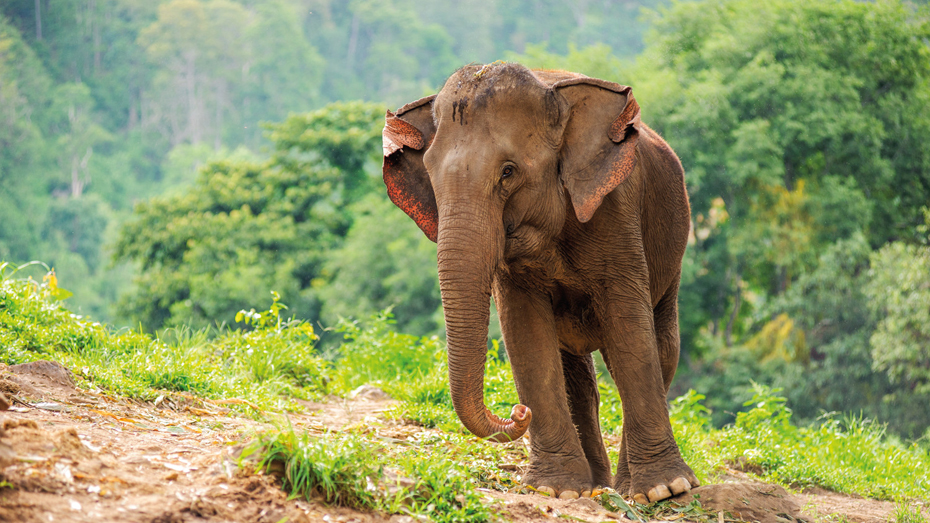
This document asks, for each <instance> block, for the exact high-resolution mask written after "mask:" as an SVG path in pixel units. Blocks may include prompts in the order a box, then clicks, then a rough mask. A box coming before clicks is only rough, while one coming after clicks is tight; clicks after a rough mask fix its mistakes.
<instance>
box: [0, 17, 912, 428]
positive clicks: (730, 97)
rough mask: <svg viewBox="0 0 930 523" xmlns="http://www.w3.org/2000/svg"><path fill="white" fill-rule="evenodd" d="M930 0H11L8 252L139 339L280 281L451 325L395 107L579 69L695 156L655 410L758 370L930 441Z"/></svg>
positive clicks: (5, 137)
mask: <svg viewBox="0 0 930 523" xmlns="http://www.w3.org/2000/svg"><path fill="white" fill-rule="evenodd" d="M922 4H923V3H916V4H915V3H902V2H898V1H878V2H853V1H851V0H846V1H833V0H811V1H804V2H801V1H788V0H772V1H770V2H766V3H765V4H764V5H763V4H759V3H758V2H755V1H746V0H725V1H720V2H712V1H693V2H675V3H672V4H667V3H665V2H662V1H659V0H626V1H623V0H514V1H510V2H504V1H499V0H471V1H469V2H444V1H439V0H418V1H413V0H352V1H338V0H267V1H261V0H252V1H247V0H242V1H233V0H170V1H162V0H148V1H141V0H0V260H6V261H11V262H17V263H18V262H25V261H29V260H43V261H45V262H46V263H48V264H49V265H50V266H53V267H54V268H55V269H56V270H57V275H58V279H59V281H60V283H61V285H62V286H63V287H66V288H68V289H69V290H71V291H73V293H74V295H73V296H72V297H70V298H68V300H67V302H66V303H67V305H68V307H69V308H70V309H72V310H74V311H76V312H78V313H79V314H83V315H89V316H91V317H93V318H94V319H97V320H102V321H106V322H109V323H111V324H114V325H131V326H140V325H141V326H142V327H143V328H145V329H147V330H149V331H158V330H160V329H164V328H166V327H173V326H179V325H184V326H190V327H193V328H212V329H217V330H221V329H222V328H223V325H225V324H226V323H231V322H232V321H233V317H234V316H235V314H236V311H239V310H240V309H249V308H251V307H264V306H265V305H266V304H267V303H266V302H267V301H268V300H269V299H270V294H269V292H270V291H272V290H274V291H277V292H278V293H280V296H281V300H282V302H283V303H286V304H287V305H288V307H289V310H288V312H289V313H291V314H294V315H296V316H297V317H299V318H302V319H306V320H309V321H311V322H313V324H321V325H323V326H330V325H333V324H334V323H335V322H336V321H337V319H338V318H340V317H355V318H366V317H368V316H370V315H372V314H375V313H377V312H378V311H381V310H384V309H385V308H388V307H393V314H394V315H395V317H396V327H397V329H399V330H401V331H403V332H408V333H411V334H417V335H432V334H439V335H441V334H442V329H443V325H442V313H441V303H440V299H439V290H438V283H437V279H436V269H435V245H434V244H432V243H430V242H429V241H428V240H427V239H426V238H425V237H424V236H423V235H422V233H420V232H419V230H418V229H417V228H416V226H415V225H414V224H413V222H411V221H410V220H409V219H408V218H407V217H406V216H405V215H403V213H402V212H400V211H399V210H397V209H395V208H393V207H392V205H391V204H390V202H389V201H388V200H387V198H386V195H385V194H384V189H383V184H382V183H381V181H380V158H381V149H380V129H381V126H382V123H383V115H384V111H385V109H387V108H392V109H393V108H396V107H398V106H400V105H402V104H403V103H406V102H408V101H412V100H414V99H416V98H419V97H421V96H424V95H427V94H431V93H434V92H436V91H437V90H438V89H439V88H440V87H441V85H442V82H443V81H444V80H445V78H446V77H447V76H448V75H449V74H450V73H452V72H453V71H454V70H455V69H456V68H457V67H460V66H461V65H464V64H466V63H470V62H479V63H484V62H491V61H494V60H498V59H504V60H513V61H519V62H521V63H524V64H526V65H528V66H531V67H546V68H561V69H569V70H574V71H578V72H582V73H585V74H588V75H590V76H596V77H600V78H604V79H607V80H611V81H615V82H618V83H621V84H626V85H631V86H633V89H634V92H635V93H636V97H637V100H638V101H639V102H640V105H641V107H642V113H643V119H644V121H646V122H647V123H648V124H649V125H650V126H652V127H653V128H655V129H656V130H658V131H659V132H660V133H661V134H662V135H663V136H664V137H665V138H666V139H667V140H668V142H669V143H670V144H671V145H672V147H673V148H674V149H675V150H676V152H677V153H678V154H679V156H680V157H681V159H682V162H683V164H684V166H685V170H686V173H687V183H688V189H689V193H690V195H691V202H692V215H693V216H692V217H693V226H694V230H693V235H692V238H691V241H690V245H689V249H688V251H687V254H686V258H685V261H684V269H683V276H682V285H681V292H680V311H681V338H682V353H683V357H682V362H681V365H680V367H679V373H678V376H677V378H676V380H675V382H674V384H673V391H672V392H671V396H670V397H675V396H678V395H680V394H682V393H683V392H684V391H685V390H687V389H688V388H694V389H696V390H698V391H700V392H701V393H703V394H705V395H706V396H707V397H708V400H707V405H708V406H709V407H711V408H712V410H713V415H714V421H715V422H716V423H717V424H722V423H726V422H728V421H731V420H732V419H733V416H734V413H736V412H737V411H739V410H741V409H744V408H745V407H744V406H743V405H742V400H743V399H745V398H747V397H751V396H752V392H751V390H752V382H753V381H755V382H757V383H763V384H767V385H771V386H775V387H782V388H783V389H784V392H783V394H784V395H785V396H786V397H787V398H788V404H789V405H790V407H791V408H792V409H793V410H794V413H795V419H800V420H813V419H815V418H817V417H818V416H820V415H822V414H823V413H825V412H834V411H839V412H848V413H852V414H853V415H861V416H865V417H868V418H871V419H876V420H878V421H880V422H882V423H886V424H887V425H888V427H889V429H890V430H891V431H892V432H894V433H896V434H900V435H902V436H905V437H908V438H917V437H921V436H923V437H930V432H928V425H930V209H928V203H930V147H927V146H926V144H927V143H930V47H928V45H930V16H928V14H930V13H928V10H927V8H926V7H925V6H924V5H922ZM266 122H271V123H266ZM493 334H497V335H499V331H496V330H494V329H493V328H492V335H493ZM324 344H325V338H324Z"/></svg>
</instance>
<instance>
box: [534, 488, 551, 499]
mask: <svg viewBox="0 0 930 523" xmlns="http://www.w3.org/2000/svg"><path fill="white" fill-rule="evenodd" d="M536 492H538V493H539V494H543V495H545V496H550V497H555V490H554V489H553V488H552V487H539V488H538V489H536Z"/></svg>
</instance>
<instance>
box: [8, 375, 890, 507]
mask: <svg viewBox="0 0 930 523" xmlns="http://www.w3.org/2000/svg"><path fill="white" fill-rule="evenodd" d="M0 392H4V393H6V395H7V397H15V398H16V399H17V400H20V401H14V404H13V406H12V409H11V410H10V411H8V412H6V413H3V414H0V416H2V418H0V420H2V421H0V423H2V427H3V430H2V431H0V432H2V433H0V485H6V486H5V487H0V521H2V522H7V521H9V522H39V521H41V522H55V521H88V522H89V521H93V522H107V521H112V522H140V523H181V522H193V521H215V522H219V521H230V522H268V523H278V522H281V521H283V520H285V518H286V521H288V522H291V523H293V522H300V521H314V522H316V521H324V522H328V523H333V522H345V523H348V522H381V521H390V522H392V523H408V522H411V523H412V522H413V521H415V520H414V519H413V518H411V517H409V516H397V515H395V516H384V515H379V514H370V513H361V512H357V511H353V510H349V509H341V508H334V507H327V506H324V505H321V504H318V503H308V502H304V501H299V500H287V497H286V496H285V494H284V493H283V492H282V491H281V490H279V489H278V488H277V487H276V485H275V482H274V480H273V478H270V477H267V476H261V475H245V474H244V473H243V472H242V471H239V470H238V469H237V467H236V462H235V460H234V459H233V458H232V456H233V455H234V454H235V453H236V451H237V449H238V448H240V445H241V443H242V442H243V441H246V440H248V438H249V434H250V433H253V432H254V431H255V430H257V429H261V428H263V426H262V424H261V423H260V422H256V421H254V420H251V419H248V418H245V417H240V416H237V415H235V414H234V413H232V412H230V411H229V410H228V409H226V408H224V407H223V406H222V405H216V404H209V403H208V404H203V403H202V402H194V401H189V400H186V399H185V398H184V397H183V396H178V397H171V398H168V399H164V400H162V401H159V402H157V403H158V404H157V405H153V404H142V403H138V402H134V401H130V400H126V399H122V398H113V397H108V396H106V395H103V394H95V393H91V392H86V391H79V390H77V389H75V388H74V385H73V383H72V382H71V378H70V376H69V374H68V373H67V371H65V370H64V369H63V368H61V367H60V366H58V365H57V364H50V363H43V362H38V363H35V364H26V365H16V366H12V367H7V366H3V365H0ZM24 403H25V404H24ZM390 405H391V401H390V399H387V398H383V397H377V394H369V395H366V394H362V395H360V396H359V397H357V398H356V399H354V400H351V401H346V400H339V401H336V400H334V401H332V402H329V403H319V404H317V403H307V404H305V407H306V411H305V412H304V413H300V414H295V415H293V416H291V420H292V422H293V423H294V425H295V426H297V427H299V428H300V429H302V430H306V431H311V432H319V433H322V432H323V431H324V430H327V429H329V430H339V429H341V428H343V427H346V426H347V425H351V424H355V423H359V422H365V420H366V418H369V417H376V418H377V417H378V416H379V413H380V412H381V411H383V410H385V409H386V408H388V407H389V406H390ZM378 426H379V427H380V428H378V429H377V430H378V431H379V433H380V432H382V431H383V432H384V433H385V434H383V435H384V436H388V437H392V438H398V437H400V438H404V437H406V436H410V435H413V434H415V433H417V432H422V431H424V430H425V429H422V428H420V427H415V426H410V425H400V424H397V423H390V422H384V423H380V424H378ZM723 481H724V483H722V484H720V485H711V486H707V487H701V489H702V490H701V491H700V492H699V495H700V496H701V498H700V499H701V501H702V503H703V504H704V505H705V507H706V506H714V507H715V510H729V511H731V512H732V513H734V514H735V513H736V512H737V511H740V513H741V514H742V517H743V518H745V519H747V520H753V519H758V520H760V521H763V522H765V523H778V522H784V521H791V520H798V519H801V518H803V519H806V520H809V521H850V522H873V521H875V522H877V521H887V520H888V519H889V515H890V514H891V513H892V512H893V509H894V506H893V504H891V503H887V502H879V501H874V500H865V499H855V498H851V497H848V496H842V495H839V494H834V493H829V492H823V491H819V492H810V493H794V494H790V493H787V492H784V490H783V489H781V487H776V486H774V485H766V484H761V483H752V481H751V479H750V478H748V477H747V476H746V475H744V474H741V473H739V472H735V471H734V472H733V474H732V475H730V476H727V477H726V478H724V480H723ZM3 482H6V483H3ZM485 493H486V494H487V496H488V497H490V498H494V499H496V500H498V505H499V506H500V507H501V511H502V518H503V519H504V520H510V521H516V522H521V523H522V522H535V521H565V520H566V518H567V519H568V520H573V521H597V522H600V521H609V520H625V518H624V517H623V516H622V515H620V514H618V513H612V512H608V511H607V510H605V509H604V508H602V507H601V506H600V505H599V504H598V503H596V502H594V501H593V500H590V499H580V500H570V501H569V500H553V499H548V498H544V497H541V496H536V495H520V494H508V493H499V492H494V491H490V490H488V491H485Z"/></svg>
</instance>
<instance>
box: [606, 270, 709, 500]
mask: <svg viewBox="0 0 930 523" xmlns="http://www.w3.org/2000/svg"><path fill="white" fill-rule="evenodd" d="M635 285H636V284H635V283H632V282H630V283H629V287H628V288H635ZM646 297H648V291H647V292H644V293H642V292H641V293H637V292H633V293H629V292H627V293H623V296H622V297H620V296H617V297H615V299H612V300H611V301H610V308H609V310H608V311H607V313H606V314H605V316H607V319H608V321H606V322H605V323H607V324H608V325H610V328H609V329H607V338H608V343H607V344H606V347H605V348H604V350H603V353H604V359H605V360H606V361H607V364H608V368H609V369H610V374H611V376H613V378H614V381H615V382H616V383H617V387H618V389H619V392H620V399H621V400H622V402H623V442H622V447H621V452H620V460H621V463H619V465H618V470H617V475H616V476H615V482H616V485H615V488H617V489H618V490H619V489H623V490H626V491H627V492H629V494H630V495H632V496H633V499H635V500H636V501H637V502H640V503H646V502H652V501H658V500H661V499H665V498H668V497H670V496H672V495H674V494H680V493H682V492H685V491H687V490H690V489H691V486H692V485H698V481H697V478H696V477H695V475H694V472H692V470H691V468H690V467H688V465H687V464H686V463H685V462H684V460H683V459H682V457H681V453H680V452H679V450H678V445H677V444H676V443H675V438H674V436H673V435H672V427H671V423H670V421H669V417H668V406H667V402H666V395H665V391H666V387H665V381H664V379H663V372H662V366H661V362H660V356H659V350H658V347H657V343H656V335H655V326H654V321H653V314H652V308H651V306H650V304H649V300H648V298H646ZM627 489H628V490H627Z"/></svg>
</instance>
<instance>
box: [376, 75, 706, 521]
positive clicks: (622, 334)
mask: <svg viewBox="0 0 930 523" xmlns="http://www.w3.org/2000/svg"><path fill="white" fill-rule="evenodd" d="M383 139H384V155H385V157H384V168H383V170H384V181H385V183H386V184H387V188H388V193H389V195H390V197H391V200H392V201H393V202H394V203H395V204H397V206H399V207H400V208H401V209H403V210H404V211H405V212H406V213H407V214H408V215H409V216H410V217H411V218H413V219H414V221H416V223H417V225H419V227H420V229H422V230H423V232H424V233H426V235H427V236H428V237H429V238H430V239H431V240H433V241H435V242H437V244H438V263H439V281H440V288H441V292H442V303H443V307H444V310H445V319H446V332H447V337H448V347H449V381H450V388H451V394H452V403H453V405H454V407H455V411H456V413H457V414H458V416H459V418H460V419H461V420H462V423H463V424H464V425H465V427H467V428H468V430H470V431H471V432H473V433H474V434H476V435H478V436H480V437H484V438H493V439H496V440H498V441H503V440H511V439H514V438H518V437H520V436H522V435H523V433H524V432H525V431H526V430H527V428H529V430H530V437H531V438H530V441H531V444H530V448H531V457H530V465H529V469H528V471H527V473H526V475H525V476H524V478H523V481H524V483H526V484H528V485H531V486H534V487H536V488H537V490H540V491H544V492H548V493H549V494H551V495H557V496H559V497H577V496H578V495H579V494H581V495H586V494H587V493H588V492H590V491H591V489H592V488H593V487H597V486H609V485H611V470H610V462H609V459H608V457H607V451H606V449H605V447H604V442H603V439H602V437H601V431H600V424H599V422H598V402H599V399H600V397H599V395H598V391H597V383H596V376H595V370H594V362H593V359H592V356H591V353H592V352H594V351H596V350H600V351H601V354H603V356H604V360H605V362H606V363H607V366H608V369H609V370H610V374H611V376H613V378H614V381H615V382H616V383H617V385H618V388H619V391H620V397H621V399H622V402H623V416H624V423H623V435H622V441H621V445H620V460H619V464H618V466H617V473H616V476H615V477H614V478H613V483H612V485H613V486H614V487H615V488H616V489H617V490H618V491H620V492H622V493H629V494H630V495H632V496H633V498H634V499H635V500H637V501H639V502H643V503H645V502H647V500H648V501H657V500H660V499H664V498H667V497H669V496H671V495H673V494H679V493H681V492H685V491H688V490H690V489H691V487H693V486H697V485H698V481H697V478H696V477H695V476H694V473H693V472H692V471H691V469H690V468H689V467H688V465H686V464H685V462H684V460H682V458H681V454H680V452H679V449H678V446H677V444H676V443H675V439H674V437H673V435H672V429H671V425H670V424H669V417H668V408H667V403H666V393H667V392H668V387H669V384H670V383H671V381H672V377H673V376H674V374H675V368H676V366H677V364H678V354H679V336H678V305H677V300H678V282H679V279H680V274H681V260H682V256H683V254H684V250H685V245H686V243H687V240H688V230H689V226H690V210H689V206H688V196H687V193H686V192H685V186H684V171H683V170H682V167H681V163H680V162H679V160H678V157H677V156H675V153H674V152H673V151H672V150H671V148H669V146H668V145H667V144H666V143H665V141H664V140H662V138H661V137H660V136H659V135H658V134H656V133H655V132H654V131H652V130H651V129H650V128H649V127H647V126H646V125H645V124H643V123H642V122H641V121H640V118H639V106H638V105H637V103H636V101H635V100H634V99H633V95H632V93H631V90H630V88H629V87H624V86H621V85H617V84H614V83H611V82H606V81H603V80H597V79H593V78H588V77H585V76H583V75H580V74H575V73H569V72H564V71H530V70H529V69H527V68H525V67H523V66H522V65H519V64H512V63H494V64H490V65H486V66H483V67H482V66H477V65H470V66H467V67H464V68H462V69H460V70H458V71H457V72H456V73H454V74H453V75H452V76H451V77H450V78H449V79H448V80H447V81H446V83H445V85H444V86H443V88H442V90H441V91H440V92H439V93H438V94H436V95H434V96H429V97H427V98H423V99H421V100H417V101H416V102H413V103H410V104H407V105H405V106H403V107H402V108H400V109H399V110H398V111H397V113H391V112H390V111H389V112H388V113H387V116H386V123H385V127H384V132H383ZM492 294H493V296H494V301H495V303H496V305H497V308H498V311H499V316H500V322H501V329H502V331H503V335H504V343H505V346H506V350H507V354H508V357H509V359H510V362H511V364H512V367H513V375H514V380H515V382H516V387H517V393H518V394H519V397H520V401H521V402H522V405H517V406H515V407H514V408H513V411H512V412H511V419H503V420H502V419H500V418H498V417H497V416H495V415H494V414H492V413H491V412H490V411H489V410H488V409H487V408H486V407H485V405H484V397H483V383H484V365H485V357H486V352H487V335H488V319H489V305H490V297H491V295H492ZM524 405H525V406H524ZM531 419H532V422H531Z"/></svg>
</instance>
